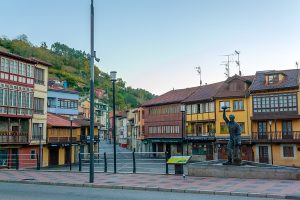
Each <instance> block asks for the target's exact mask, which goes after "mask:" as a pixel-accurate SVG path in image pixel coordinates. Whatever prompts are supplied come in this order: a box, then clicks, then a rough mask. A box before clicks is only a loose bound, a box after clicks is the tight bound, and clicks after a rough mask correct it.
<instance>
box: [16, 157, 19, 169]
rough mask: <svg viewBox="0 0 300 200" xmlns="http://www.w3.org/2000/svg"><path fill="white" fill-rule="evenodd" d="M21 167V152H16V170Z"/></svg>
mask: <svg viewBox="0 0 300 200" xmlns="http://www.w3.org/2000/svg"><path fill="white" fill-rule="evenodd" d="M18 169H19V154H16V170H18Z"/></svg>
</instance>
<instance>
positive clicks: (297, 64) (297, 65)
mask: <svg viewBox="0 0 300 200" xmlns="http://www.w3.org/2000/svg"><path fill="white" fill-rule="evenodd" d="M296 67H297V69H299V63H298V61H296Z"/></svg>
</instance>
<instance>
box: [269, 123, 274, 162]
mask: <svg viewBox="0 0 300 200" xmlns="http://www.w3.org/2000/svg"><path fill="white" fill-rule="evenodd" d="M269 125H270V138H271V158H272V165H273V144H272V143H273V134H272V120H269Z"/></svg>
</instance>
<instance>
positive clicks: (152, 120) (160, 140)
mask: <svg viewBox="0 0 300 200" xmlns="http://www.w3.org/2000/svg"><path fill="white" fill-rule="evenodd" d="M196 90H197V87H194V88H187V89H180V90H171V91H169V92H167V93H165V94H163V95H161V96H159V97H156V98H154V99H152V100H149V101H147V102H145V103H144V104H143V105H142V108H143V110H144V118H143V119H144V127H145V128H144V130H145V131H144V138H143V143H144V144H145V145H146V151H149V152H168V154H170V155H171V154H172V155H176V154H178V155H181V154H182V153H183V152H182V148H183V147H182V143H183V140H182V138H185V135H183V134H182V112H181V111H180V106H181V103H182V101H184V100H185V99H186V98H188V97H189V96H190V95H192V94H193V93H194V92H195V91H196ZM185 151H186V150H185Z"/></svg>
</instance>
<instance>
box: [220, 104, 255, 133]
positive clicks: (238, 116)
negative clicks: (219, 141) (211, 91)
mask: <svg viewBox="0 0 300 200" xmlns="http://www.w3.org/2000/svg"><path fill="white" fill-rule="evenodd" d="M234 100H244V110H242V111H233V101H234ZM221 101H229V102H230V110H229V111H226V116H227V118H229V115H230V114H233V115H234V116H235V121H236V122H244V123H245V132H244V133H242V136H250V135H251V123H250V109H251V108H250V100H249V98H228V99H226V98H224V99H217V100H216V136H217V137H224V136H229V134H224V133H221V130H220V124H221V123H225V121H224V120H223V110H220V102H221Z"/></svg>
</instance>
